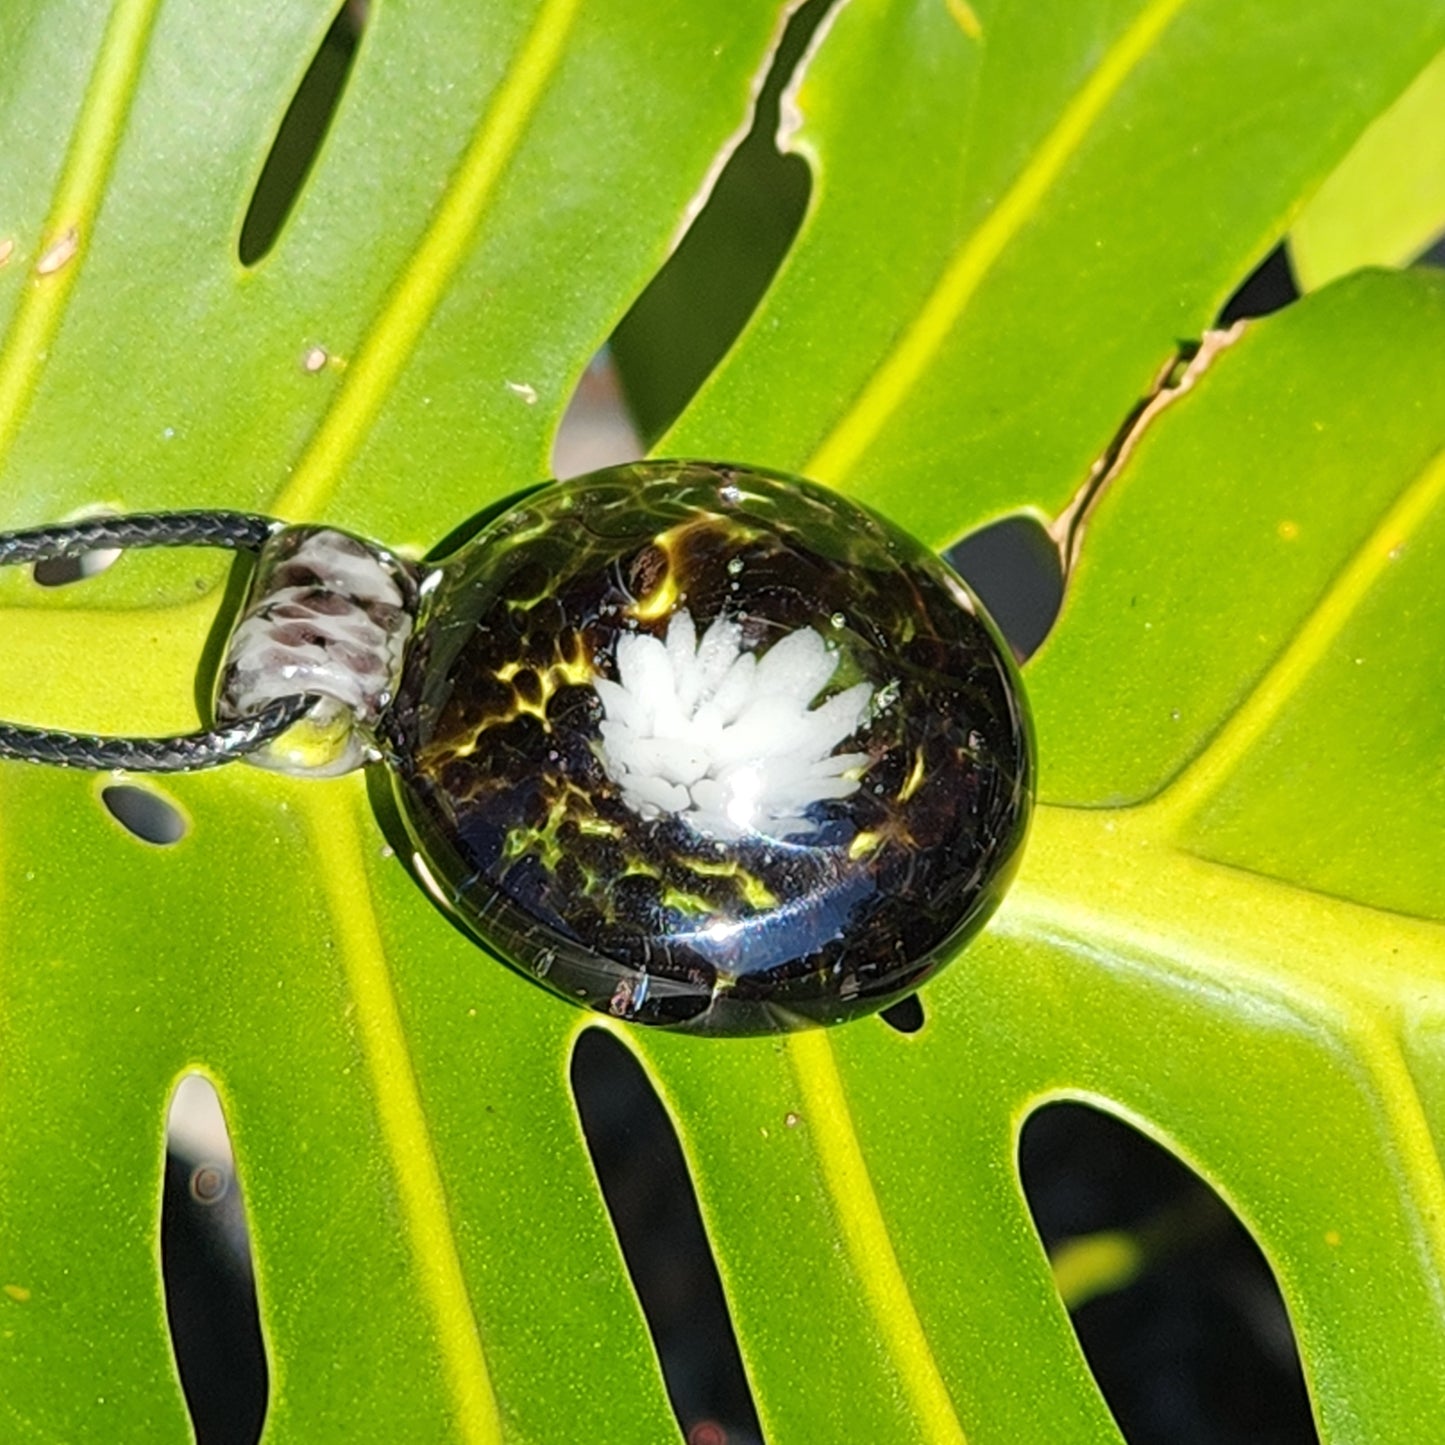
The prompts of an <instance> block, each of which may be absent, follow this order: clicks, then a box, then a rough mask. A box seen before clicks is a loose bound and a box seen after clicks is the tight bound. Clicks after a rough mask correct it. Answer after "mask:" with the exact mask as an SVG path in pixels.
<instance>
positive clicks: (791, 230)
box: [611, 0, 834, 461]
mask: <svg viewBox="0 0 1445 1445" xmlns="http://www.w3.org/2000/svg"><path fill="white" fill-rule="evenodd" d="M833 3H834V0H808V3H806V4H804V5H802V6H801V7H800V8H799V9H798V11H797V13H796V14H794V15H793V17H792V19H791V20H790V21H789V23H788V27H787V30H786V32H785V34H784V36H783V39H782V41H781V43H780V44H779V46H778V49H777V53H776V54H775V55H774V57H773V64H772V68H771V70H770V71H769V73H768V76H767V79H766V82H765V83H764V85H763V88H762V91H761V92H760V94H759V96H758V102H757V105H756V106H755V107H754V112H753V124H752V128H751V129H750V130H749V132H748V134H747V136H746V138H745V139H744V140H743V141H742V143H741V144H740V145H739V146H738V147H737V149H736V150H735V151H734V152H733V153H732V155H731V156H729V157H728V160H727V163H726V164H725V165H724V166H723V168H722V169H721V171H719V173H718V176H717V181H716V183H715V184H714V186H713V189H712V193H711V195H710V196H709V197H708V200H707V204H706V205H704V206H703V208H702V209H701V210H700V211H699V212H698V214H697V216H696V218H695V219H694V220H693V223H692V225H691V226H689V227H688V230H687V234H686V235H684V236H683V238H682V241H681V243H680V244H679V245H678V247H677V249H676V250H675V251H674V252H673V253H672V255H671V256H670V257H668V259H667V262H666V264H665V265H664V266H663V267H662V269H661V270H660V271H658V273H657V275H656V276H654V277H653V279H652V280H651V281H650V282H649V283H648V285H647V287H646V289H645V290H644V291H643V292H642V294H641V295H640V296H638V298H637V300H636V301H634V302H633V304H632V308H631V309H630V310H629V311H628V313H627V315H626V316H624V317H623V318H622V320H621V321H620V322H619V323H618V324H617V329H616V330H615V331H614V332H613V334H612V341H611V353H612V355H613V356H614V357H615V358H616V362H617V367H618V370H619V372H620V374H621V380H622V387H623V391H624V392H625V394H626V397H627V400H628V403H629V404H630V407H631V410H632V415H633V417H634V418H635V419H636V422H637V426H638V428H639V430H640V431H641V433H642V435H643V437H644V439H645V440H646V442H647V443H648V445H651V443H653V442H654V441H656V439H657V438H658V437H659V436H661V435H662V433H663V432H664V431H666V430H667V428H668V427H669V426H671V425H672V423H673V422H674V421H675V420H676V419H677V417H678V416H679V415H680V413H681V412H682V410H683V408H684V407H686V406H687V404H688V402H689V401H690V400H691V399H692V397H693V396H694V394H695V393H696V392H697V390H698V388H699V387H700V386H701V385H702V383H703V382H704V381H705V380H706V379H707V377H708V375H709V373H710V372H711V371H712V370H713V368H714V367H715V366H716V365H717V364H718V362H719V361H721V360H722V358H723V356H724V354H725V353H726V352H727V350H728V349H729V347H731V346H732V344H733V342H734V341H736V340H737V338H738V336H739V335H740V334H741V332H742V329H743V327H744V326H745V325H747V322H748V319H749V317H751V316H752V314H753V312H754V311H755V310H756V309H757V306H758V303H759V302H760V301H761V300H762V298H763V294H764V293H765V292H766V291H767V289H768V287H769V286H770V285H771V284H772V280H773V277H774V276H775V275H776V274H777V271H778V268H779V267H780V266H781V265H782V263H783V258H784V257H785V256H786V255H787V254H788V251H789V249H790V248H791V247H792V244H793V241H794V238H795V237H796V236H797V234H798V228H799V226H801V225H802V222H803V216H804V213H805V212H806V211H807V208H808V197H809V194H810V192H811V190H812V177H811V173H810V172H809V170H808V166H807V164H806V162H804V161H803V160H802V158H801V157H799V156H795V155H784V154H782V153H781V152H780V151H779V150H778V148H777V142H776V136H777V131H778V102H779V98H780V97H781V95H782V92H783V87H784V86H785V85H786V84H787V82H788V80H789V78H790V77H791V76H792V73H793V71H794V69H796V67H797V65H798V62H799V61H800V60H801V59H802V56H803V52H804V50H805V48H806V47H807V44H808V41H809V39H810V38H811V36H812V35H813V32H814V31H815V30H816V29H817V28H818V26H819V25H820V24H821V23H822V20H823V17H824V16H825V15H826V14H827V13H828V11H829V10H830V9H831V8H832V5H833ZM753 460H755V461H758V460H763V459H761V458H753Z"/></svg>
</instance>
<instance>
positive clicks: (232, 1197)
mask: <svg viewBox="0 0 1445 1445" xmlns="http://www.w3.org/2000/svg"><path fill="white" fill-rule="evenodd" d="M161 1273H162V1276H163V1279H164V1284H165V1296H166V1319H167V1322H168V1324H169V1326H170V1332H171V1345H172V1348H173V1349H174V1351H175V1356H176V1368H177V1370H178V1372H179V1374H180V1377H181V1388H182V1391H183V1392H184V1394H185V1397H186V1406H187V1408H188V1409H189V1411H190V1413H191V1421H192V1424H193V1425H194V1427H195V1432H196V1438H197V1440H198V1441H200V1442H202V1445H254V1442H255V1441H257V1440H259V1439H260V1436H261V1429H262V1426H263V1425H264V1423H265V1418H266V1408H267V1397H268V1393H269V1380H268V1370H267V1365H266V1353H265V1346H264V1344H263V1342H262V1337H261V1323H260V1311H259V1308H258V1305H257V1300H256V1284H255V1276H254V1272H253V1268H252V1262H251V1247H250V1240H249V1235H248V1232H247V1229H246V1216H245V1212H244V1209H243V1205H242V1198H241V1190H240V1186H239V1181H238V1179H237V1177H236V1170H235V1162H234V1158H233V1155H232V1151H231V1140H230V1134H229V1132H228V1130H227V1128H226V1120H225V1115H224V1114H223V1113H222V1110H221V1102H220V1099H219V1098H218V1097H217V1095H216V1091H215V1089H214V1088H213V1087H212V1086H211V1084H210V1082H209V1081H208V1080H206V1079H204V1078H202V1077H201V1076H200V1075H199V1074H188V1075H186V1077H185V1078H183V1079H182V1080H181V1081H180V1083H179V1084H178V1085H177V1086H176V1090H175V1093H174V1094H173V1095H172V1096H171V1104H170V1109H169V1111H168V1112H167V1116H166V1173H165V1189H164V1194H163V1196H162V1201H161Z"/></svg>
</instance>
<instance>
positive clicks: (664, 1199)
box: [572, 1029, 762, 1445]
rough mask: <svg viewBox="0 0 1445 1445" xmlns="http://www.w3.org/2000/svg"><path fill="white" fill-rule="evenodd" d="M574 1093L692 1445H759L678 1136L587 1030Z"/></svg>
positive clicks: (615, 1054)
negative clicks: (732, 1444)
mask: <svg viewBox="0 0 1445 1445" xmlns="http://www.w3.org/2000/svg"><path fill="white" fill-rule="evenodd" d="M572 1091H573V1094H574V1095H575V1097H576V1100H577V1111H578V1114H579V1115H580V1116H581V1120H582V1130H583V1133H584V1134H585V1136H586V1139H587V1148H588V1151H589V1153H590V1154H591V1156H592V1164H593V1167H594V1168H595V1169H596V1171H597V1178H598V1182H599V1183H600V1184H601V1186H602V1197H603V1199H604V1201H605V1202H606V1205H607V1210H608V1213H609V1214H610V1215H611V1217H612V1224H613V1228H614V1229H616V1231H617V1239H618V1243H619V1244H620V1245H621V1247H622V1255H623V1258H624V1259H625V1260H626V1262H627V1269H628V1273H629V1274H630V1275H631V1277H632V1282H633V1285H634V1287H635V1288H636V1290H637V1295H638V1299H639V1301H640V1302H641V1305H642V1312H643V1314H644V1315H645V1316H646V1319H647V1326H648V1329H649V1330H650V1331H651V1333H652V1339H653V1344H654V1345H655V1346H656V1348H657V1355H658V1360H659V1362H660V1364H661V1366H662V1374H663V1380H664V1382H665V1384H666V1386H667V1393H668V1398H669V1399H670V1400H671V1402H672V1408H673V1413H674V1414H675V1415H676V1416H677V1421H678V1425H679V1427H680V1429H681V1431H682V1436H683V1438H684V1439H685V1440H687V1441H688V1442H689V1445H700V1442H708V1441H718V1442H722V1441H730V1442H735V1445H743V1442H747V1441H757V1440H760V1439H761V1437H762V1430H761V1427H760V1426H759V1424H758V1417H757V1411H756V1409H755V1408H754V1405H753V1398H752V1393H751V1391H750V1390H749V1388H748V1382H747V1376H746V1374H745V1373H744V1370H743V1363H742V1358H741V1356H740V1355H739V1353H738V1344H737V1337H736V1335H735V1334H734V1332H733V1326H732V1320H731V1318H730V1317H729V1314H728V1307H727V1301H726V1299H725V1297H724V1295H723V1290H722V1283H721V1281H720V1280H719V1278H718V1272H717V1265H716V1263H715V1262H714V1260H713V1257H712V1251H711V1249H710V1248H709V1246H708V1241H707V1235H706V1232H705V1231H704V1229H703V1223H702V1216H701V1215H700V1214H699V1212H698V1207H697V1197H696V1195H695V1194H694V1193H693V1188H692V1181H691V1180H690V1179H689V1177H688V1172H687V1164H686V1162H685V1160H684V1158H683V1154H682V1147H681V1145H680V1144H679V1143H678V1139H677V1134H676V1132H675V1130H674V1129H673V1127H672V1123H671V1121H670V1120H669V1119H668V1117H667V1111H666V1110H665V1109H664V1108H663V1105H662V1101H661V1100H660V1099H659V1098H658V1097H657V1094H656V1092H655V1091H654V1089H653V1088H652V1085H651V1084H650V1083H649V1082H648V1079H647V1076H646V1074H645V1073H644V1072H643V1070H642V1067H641V1065H640V1064H638V1062H637V1060H636V1059H635V1058H634V1057H633V1055H632V1053H631V1052H630V1051H629V1050H628V1049H627V1048H625V1047H624V1046H623V1045H622V1044H620V1043H618V1042H617V1040H616V1039H614V1038H613V1037H612V1036H611V1035H610V1034H609V1033H607V1032H606V1031H605V1030H603V1029H587V1030H585V1031H584V1032H583V1033H582V1034H581V1036H580V1037H579V1038H578V1040H577V1046H576V1049H575V1050H574V1051H573V1054H572Z"/></svg>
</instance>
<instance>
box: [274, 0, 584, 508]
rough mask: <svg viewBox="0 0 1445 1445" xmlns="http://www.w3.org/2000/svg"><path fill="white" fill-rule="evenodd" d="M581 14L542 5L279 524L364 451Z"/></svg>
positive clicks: (296, 479)
mask: <svg viewBox="0 0 1445 1445" xmlns="http://www.w3.org/2000/svg"><path fill="white" fill-rule="evenodd" d="M580 8H581V0H543V4H542V6H541V9H540V10H539V11H538V13H537V18H536V20H535V21H534V22H533V25H532V29H531V31H530V32H529V33H528V35H527V38H526V40H525V41H524V42H523V45H522V48H521V51H520V52H519V53H518V55H517V58H516V60H515V61H514V62H513V64H512V66H511V68H510V70H509V71H508V72H507V74H506V76H505V77H504V78H503V80H502V83H501V84H500V85H499V86H498V88H497V90H496V93H495V95H494V96H493V99H492V103H491V105H490V106H489V107H488V109H487V111H486V113H485V114H484V116H483V118H482V121H481V124H480V125H479V126H478V128H477V131H476V133H475V134H474V135H473V137H472V140H471V143H470V144H469V145H468V147H467V149H466V152H465V153H464V155H463V156H462V160H461V164H460V165H459V166H458V168H457V171H456V174H455V176H454V177H453V179H452V182H451V184H450V185H449V186H448V188H447V191H446V194H445V195H444V196H443V197H442V201H441V204H440V205H439V206H438V208H437V211H436V214H435V215H434V216H433V217H432V220H431V222H430V224H429V225H428V227H427V229H426V232H425V233H424V235H423V236H422V239H421V241H420V244H419V245H418V246H417V247H416V249H415V251H414V252H413V253H412V256H411V260H410V262H409V264H408V265H407V267H406V269H405V271H404V272H403V273H402V275H401V278H400V280H399V281H398V283H397V285H396V287H395V289H394V290H393V291H392V294H391V296H390V298H389V299H388V300H387V302H386V304H385V306H384V307H383V309H382V312H381V315H380V316H379V317H378V319H377V321H376V324H375V325H374V326H373V327H372V328H371V331H370V332H369V334H368V335H367V336H366V338H365V339H364V341H363V343H362V345H361V347H360V349H359V351H358V354H357V356H356V358H355V360H354V361H353V362H352V363H351V365H350V366H349V367H348V369H347V372H346V376H345V380H344V381H343V382H342V383H341V386H340V388H339V390H338V391H337V395H336V400H335V402H334V403H333V405H332V407H331V410H330V411H329V412H328V413H327V415H326V418H325V420H324V421H323V422H322V424H321V426H320V427H319V429H318V430H317V432H316V435H315V436H314V437H313V438H312V440H311V444H310V445H309V447H308V448H307V449H306V452H305V453H304V455H303V456H302V458H301V460H300V462H299V463H298V464H297V467H296V471H295V473H294V475H293V476H292V478H291V480H290V482H289V483H288V484H287V485H286V487H285V488H284V489H283V490H282V492H281V493H280V495H279V496H278V498H277V500H276V513H277V515H278V516H281V517H285V518H287V519H289V520H293V521H299V520H304V519H306V518H310V517H316V516H318V515H320V513H321V511H322V510H323V508H324V507H325V506H326V503H327V502H328V500H329V499H330V497H331V495H332V493H333V491H334V490H335V488H336V486H337V483H338V481H339V479H340V477H341V474H342V472H343V471H344V470H345V469H346V467H347V465H348V464H349V463H350V462H351V461H352V459H353V458H354V457H355V456H356V454H357V452H358V451H359V450H360V448H361V445H362V443H363V441H364V440H365V437H366V435H367V433H368V431H369V430H370V428H371V426H372V424H373V423H374V422H375V420H376V416H377V413H378V412H379V411H380V409H381V406H382V403H383V402H384V400H385V399H386V397H387V395H388V394H389V393H390V391H391V389H392V387H393V386H394V385H395V384H396V381H397V378H398V377H399V376H400V375H401V373H402V371H403V370H404V369H405V367H406V365H407V363H408V362H409V361H410V360H411V358H412V355H413V354H414V352H415V350H416V347H417V344H418V342H419V341H420V339H421V336H422V333H423V332H424V331H425V330H426V327H427V325H428V324H429V322H430V321H431V319H432V316H433V315H434V314H435V312H436V309H437V307H438V305H439V304H440V303H441V300H442V297H443V296H444V295H445V294H446V291H447V288H448V287H449V286H450V284H451V282H452V278H453V277H454V276H455V275H456V272H457V270H458V268H459V267H460V266H461V264H462V262H463V261H464V259H465V258H466V255H467V252H468V250H469V248H470V246H471V243H472V238H473V237H474V236H475V234H476V231H477V227H478V226H479V225H480V224H481V221H482V218H483V217H484V215H485V214H486V210H487V207H488V205H489V204H490V202H491V200H492V196H493V194H494V193H495V191H496V188H497V184H498V182H499V181H500V179H501V177H502V175H503V174H504V172H505V171H506V169H507V166H508V164H509V163H510V161H511V159H512V157H513V155H514V154H515V152H516V149H517V146H518V144H519V143H520V141H521V138H522V136H523V134H524V133H525V131H526V128H527V123H528V121H529V120H530V119H531V117H532V115H533V113H534V112H535V110H536V108H537V103H538V100H539V98H540V96H541V93H542V90H543V88H544V87H545V86H546V84H547V82H548V81H549V80H550V79H551V77H552V74H553V72H554V71H555V70H556V68H557V65H558V64H559V62H560V60H561V57H562V52H563V50H564V49H565V47H566V42H567V39H568V36H569V35H570V33H571V29H572V24H573V22H574V20H575V19H576V17H577V13H578V11H579V10H580Z"/></svg>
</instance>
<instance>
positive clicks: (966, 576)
mask: <svg viewBox="0 0 1445 1445" xmlns="http://www.w3.org/2000/svg"><path fill="white" fill-rule="evenodd" d="M943 555H944V557H945V558H946V559H947V561H948V562H949V564H950V565H951V566H952V567H953V569H954V570H955V571H956V572H957V573H958V574H959V576H960V577H962V578H963V580H964V581H965V582H967V583H968V585H969V586H970V587H971V588H972V589H973V591H974V592H975V593H977V595H978V599H979V601H981V602H982V603H983V605H984V607H985V608H986V609H987V611H988V614H989V616H990V617H992V618H993V620H994V622H995V624H996V625H997V627H998V629H999V631H1000V632H1002V633H1003V635H1004V639H1005V640H1006V641H1007V642H1008V644H1009V646H1010V647H1011V648H1012V649H1013V652H1014V656H1015V657H1016V658H1018V660H1019V661H1020V662H1022V661H1023V660H1024V659H1025V658H1027V657H1031V656H1032V655H1033V654H1034V653H1035V652H1036V651H1037V650H1038V648H1039V645H1040V644H1041V643H1042V642H1043V640H1044V638H1046V637H1047V636H1048V635H1049V629H1050V628H1051V627H1052V626H1053V625H1054V619H1055V618H1057V617H1058V615H1059V607H1060V605H1061V604H1062V602H1063V599H1064V578H1063V572H1062V571H1061V569H1060V565H1059V549H1058V547H1057V546H1056V545H1055V543H1054V541H1053V539H1052V538H1051V537H1050V536H1049V534H1048V532H1047V531H1046V530H1045V529H1044V527H1043V525H1042V523H1040V522H1039V521H1038V519H1037V518H1035V517H1032V516H1027V515H1024V514H1020V515H1018V516H1014V517H1004V518H1003V519H1002V520H1000V521H997V522H991V523H990V524H989V525H988V526H986V527H980V528H979V529H978V530H977V531H975V532H970V533H969V534H968V536H966V537H964V538H962V539H961V540H960V541H957V542H955V543H954V544H953V546H951V547H950V548H949V549H948V550H947V551H946V552H945V553H944V554H943Z"/></svg>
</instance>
